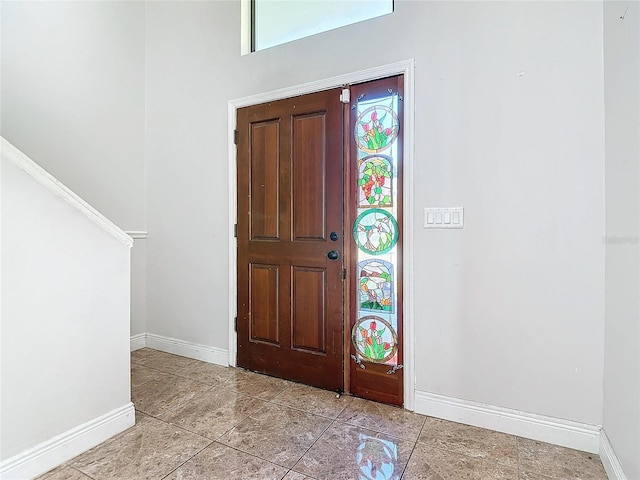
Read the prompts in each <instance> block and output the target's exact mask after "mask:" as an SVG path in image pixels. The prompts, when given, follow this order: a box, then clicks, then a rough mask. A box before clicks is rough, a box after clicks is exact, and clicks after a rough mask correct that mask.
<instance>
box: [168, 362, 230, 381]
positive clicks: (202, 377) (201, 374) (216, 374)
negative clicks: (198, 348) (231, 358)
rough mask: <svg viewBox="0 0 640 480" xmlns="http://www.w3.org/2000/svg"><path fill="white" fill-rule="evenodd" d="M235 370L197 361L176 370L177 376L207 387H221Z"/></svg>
mask: <svg viewBox="0 0 640 480" xmlns="http://www.w3.org/2000/svg"><path fill="white" fill-rule="evenodd" d="M233 370H234V369H233V368H229V367H223V366H220V365H216V364H214V363H207V362H201V361H197V362H195V363H193V364H190V365H187V366H185V367H182V368H180V369H178V370H176V372H175V374H176V375H179V376H181V377H185V378H188V379H189V380H193V381H194V382H199V383H204V384H206V385H219V384H221V383H223V382H225V381H227V380H228V379H229V377H230V376H231V375H232V374H233Z"/></svg>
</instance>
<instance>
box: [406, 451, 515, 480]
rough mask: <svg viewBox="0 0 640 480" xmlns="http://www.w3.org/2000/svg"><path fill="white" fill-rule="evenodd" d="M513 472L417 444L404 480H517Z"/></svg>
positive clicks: (502, 467) (498, 465) (485, 462)
mask: <svg viewBox="0 0 640 480" xmlns="http://www.w3.org/2000/svg"><path fill="white" fill-rule="evenodd" d="M517 478H518V476H517V471H516V469H515V468H510V467H506V466H504V465H500V464H498V463H495V462H492V461H488V460H483V459H480V458H474V457H468V456H466V455H462V454H459V453H455V452H451V451H447V450H441V449H439V448H434V447H431V446H429V445H424V444H421V443H418V444H417V445H416V448H415V449H414V451H413V453H412V454H411V458H410V459H409V463H408V465H407V469H406V471H405V472H404V475H403V476H402V479H403V480H517Z"/></svg>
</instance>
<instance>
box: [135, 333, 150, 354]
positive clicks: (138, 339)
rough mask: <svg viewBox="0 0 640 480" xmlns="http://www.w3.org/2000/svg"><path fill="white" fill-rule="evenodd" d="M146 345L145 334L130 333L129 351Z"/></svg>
mask: <svg viewBox="0 0 640 480" xmlns="http://www.w3.org/2000/svg"><path fill="white" fill-rule="evenodd" d="M146 346H147V334H146V333H139V334H137V335H131V351H132V352H133V351H134V350H140V349H141V348H144V347H146Z"/></svg>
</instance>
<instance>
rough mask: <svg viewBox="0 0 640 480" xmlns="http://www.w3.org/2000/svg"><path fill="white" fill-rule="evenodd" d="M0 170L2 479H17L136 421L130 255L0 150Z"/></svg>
mask: <svg viewBox="0 0 640 480" xmlns="http://www.w3.org/2000/svg"><path fill="white" fill-rule="evenodd" d="M1 167H2V179H1V205H2V210H1V218H2V239H1V242H2V251H1V262H2V273H1V277H2V279H1V285H2V292H1V295H2V307H1V317H2V323H1V332H0V339H1V349H0V351H1V358H0V360H1V361H0V365H1V375H0V378H1V388H0V391H1V394H0V406H1V411H0V423H1V424H2V428H1V434H0V436H1V438H0V460H1V463H0V476H1V477H2V478H6V479H17V478H30V477H31V476H32V475H35V474H38V473H42V472H44V471H46V470H48V469H49V468H52V467H53V466H55V465H57V464H59V463H61V462H63V461H65V460H67V459H69V458H71V457H73V456H75V455H77V454H78V453H80V452H82V451H84V450H86V449H88V448H91V447H92V446H94V445H96V444H97V443H100V442H101V441H104V440H105V439H106V438H108V437H110V436H111V435H114V434H115V433H118V432H119V431H121V430H123V429H125V428H127V427H129V426H130V425H132V424H133V422H134V415H133V413H134V412H133V406H132V404H131V401H130V398H131V395H130V387H129V287H130V285H129V273H130V272H129V269H130V262H129V254H130V250H129V246H128V245H127V244H123V241H124V240H122V238H125V239H126V241H129V239H127V238H126V236H124V235H123V234H121V233H120V234H119V235H120V237H121V238H114V236H113V235H112V234H111V233H109V232H108V231H105V230H104V229H103V228H102V227H101V226H99V225H97V224H96V223H94V222H93V221H91V220H89V219H88V218H87V216H86V215H85V214H83V213H82V212H81V211H79V209H76V208H74V207H73V206H71V205H70V204H69V203H67V202H66V201H65V200H64V199H63V197H64V196H61V194H60V193H59V188H57V187H56V190H55V191H51V190H47V189H45V188H43V186H42V185H41V184H40V183H38V182H37V181H36V180H34V178H33V177H31V176H30V175H29V174H27V173H26V172H25V171H24V170H22V169H20V168H19V167H18V166H17V165H16V164H15V163H13V162H12V161H10V160H7V159H6V148H5V147H4V146H3V152H2V164H1ZM80 210H83V209H82V208H80ZM89 216H90V217H92V218H95V216H94V215H93V214H92V213H91V212H89Z"/></svg>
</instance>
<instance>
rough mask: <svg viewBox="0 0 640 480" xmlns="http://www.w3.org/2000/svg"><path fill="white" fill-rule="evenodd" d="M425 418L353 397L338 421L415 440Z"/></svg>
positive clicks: (400, 409)
mask: <svg viewBox="0 0 640 480" xmlns="http://www.w3.org/2000/svg"><path fill="white" fill-rule="evenodd" d="M425 418H426V417H424V416H423V415H419V414H417V413H413V412H410V411H408V410H403V409H402V408H397V407H392V406H390V405H383V404H381V403H376V402H370V401H368V400H363V399H361V398H354V399H353V401H352V402H351V403H350V404H349V405H347V407H346V408H345V409H344V411H343V412H342V413H341V414H340V415H339V416H338V421H340V422H344V423H348V424H350V425H354V426H356V427H362V428H368V429H370V430H375V431H376V432H381V433H386V434H387V435H391V436H394V437H398V438H401V439H403V440H409V441H412V442H415V441H416V440H417V438H418V435H419V434H420V430H421V429H422V425H423V424H424V421H425Z"/></svg>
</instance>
